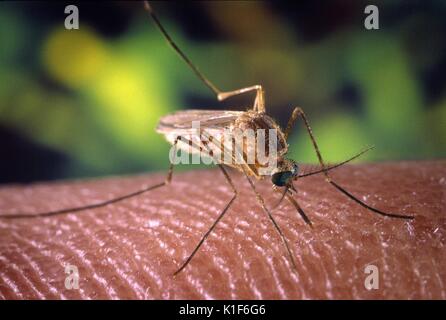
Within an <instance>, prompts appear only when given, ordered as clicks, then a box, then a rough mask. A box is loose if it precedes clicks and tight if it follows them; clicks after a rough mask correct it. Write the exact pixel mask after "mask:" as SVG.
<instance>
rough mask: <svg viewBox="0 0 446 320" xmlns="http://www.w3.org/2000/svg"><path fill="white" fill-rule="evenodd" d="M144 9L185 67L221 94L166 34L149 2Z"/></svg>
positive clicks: (145, 3)
mask: <svg viewBox="0 0 446 320" xmlns="http://www.w3.org/2000/svg"><path fill="white" fill-rule="evenodd" d="M144 9H146V11H147V12H148V13H149V14H150V16H151V17H152V19H153V21H154V22H155V24H156V26H157V27H158V29H159V30H160V31H161V33H162V34H163V36H164V38H166V40H167V42H168V43H169V44H170V46H171V47H172V48H173V49H174V50H175V51H176V52H177V53H178V54H179V55H180V57H181V58H182V59H183V60H184V62H186V63H187V65H188V66H189V67H190V68H191V69H192V71H193V72H194V73H195V74H196V75H197V77H198V78H200V80H201V81H203V83H204V84H205V85H206V86H207V87H208V88H209V89H211V90H212V91H213V92H214V93H215V94H216V95H217V96H218V95H219V94H220V93H221V91H220V90H219V89H218V88H217V87H216V86H215V85H214V84H213V83H212V82H211V81H210V80H209V79H208V78H206V77H205V76H204V75H203V74H202V73H201V72H200V70H198V68H197V67H196V66H195V65H194V64H193V63H192V61H191V60H190V59H189V58H188V57H187V56H186V54H185V53H184V52H183V51H182V50H181V49H180V48H179V47H178V46H177V45H176V43H175V42H174V41H173V40H172V38H171V37H170V36H169V34H168V33H167V31H166V29H165V28H164V27H163V25H162V24H161V22H160V21H159V19H158V17H157V16H156V14H155V12H154V11H153V9H152V6H151V5H150V3H149V1H144Z"/></svg>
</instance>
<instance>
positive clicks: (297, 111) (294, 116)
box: [287, 107, 414, 219]
mask: <svg viewBox="0 0 446 320" xmlns="http://www.w3.org/2000/svg"><path fill="white" fill-rule="evenodd" d="M299 116H300V117H301V118H302V120H303V121H304V124H305V127H306V129H307V132H308V134H309V136H310V139H311V142H312V143H313V147H314V150H315V151H316V155H317V158H318V160H319V163H320V165H321V166H322V171H323V173H324V175H325V180H326V181H327V182H328V183H330V184H331V185H332V186H333V187H335V188H336V189H337V190H338V191H340V192H341V193H342V194H344V195H345V196H347V197H348V198H350V199H351V200H353V201H355V202H356V203H358V204H359V205H361V206H362V207H364V208H366V209H368V210H370V211H372V212H374V213H377V214H380V215H382V216H386V217H391V218H400V219H413V218H414V217H412V216H407V215H401V214H395V213H387V212H384V211H381V210H379V209H376V208H374V207H371V206H369V205H368V204H366V203H364V202H363V201H361V200H359V199H358V198H356V197H355V196H354V195H352V194H351V193H350V192H348V191H347V190H346V189H344V188H343V187H341V186H340V185H339V184H337V183H336V182H334V181H333V179H332V178H331V177H330V175H329V173H328V169H327V167H326V166H325V163H324V160H323V159H322V155H321V152H320V151H319V147H318V145H317V143H316V139H315V138H314V135H313V130H312V129H311V127H310V124H309V123H308V120H307V117H306V116H305V113H304V111H303V110H302V109H301V108H299V107H296V108H295V109H294V111H293V114H292V115H291V118H290V121H289V122H288V127H287V131H290V130H291V128H292V125H293V123H294V121H295V120H296V119H297V118H298V117H299ZM288 134H289V132H288Z"/></svg>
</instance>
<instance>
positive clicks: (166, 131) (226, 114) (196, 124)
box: [156, 110, 244, 154]
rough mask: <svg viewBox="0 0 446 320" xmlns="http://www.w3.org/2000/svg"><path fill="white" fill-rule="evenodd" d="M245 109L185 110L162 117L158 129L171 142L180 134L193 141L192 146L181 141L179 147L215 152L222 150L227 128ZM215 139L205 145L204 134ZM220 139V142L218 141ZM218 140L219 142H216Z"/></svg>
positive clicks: (198, 151) (192, 151) (194, 150)
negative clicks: (221, 143) (223, 137)
mask: <svg viewBox="0 0 446 320" xmlns="http://www.w3.org/2000/svg"><path fill="white" fill-rule="evenodd" d="M243 112H244V111H218V110H184V111H178V112H175V113H172V114H169V115H167V116H165V117H162V118H161V119H160V121H159V123H158V126H157V128H156V131H157V132H158V133H161V134H163V135H164V136H165V137H166V139H167V141H168V142H169V143H171V144H173V143H174V141H175V139H176V138H177V137H178V136H180V137H182V138H185V139H187V140H190V141H192V143H193V146H192V147H190V146H189V145H187V144H186V143H184V142H182V141H179V142H178V148H179V149H183V150H185V151H187V152H189V153H192V154H194V153H200V151H201V150H206V149H207V150H212V152H213V153H214V154H216V153H218V152H221V150H220V143H219V142H221V141H222V136H223V135H224V132H225V130H230V129H231V127H232V125H233V124H234V122H235V120H236V119H237V118H238V117H239V116H240V115H241V114H243ZM203 135H206V136H208V137H212V138H213V139H214V143H209V144H207V146H206V147H205V146H204V145H203V141H202V139H201V138H202V136H203ZM217 141H218V142H217ZM216 142H217V143H216Z"/></svg>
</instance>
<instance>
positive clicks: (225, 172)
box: [173, 164, 237, 276]
mask: <svg viewBox="0 0 446 320" xmlns="http://www.w3.org/2000/svg"><path fill="white" fill-rule="evenodd" d="M218 167H219V168H220V169H221V171H222V172H223V175H224V176H225V178H226V180H227V181H228V183H229V185H230V186H231V188H232V190H233V191H234V195H233V196H232V198H231V200H229V202H228V203H227V204H226V206H225V207H224V208H223V210H222V211H221V213H220V214H219V215H218V217H217V219H216V220H215V221H214V223H213V224H212V225H211V227H210V228H209V229H208V231H206V233H205V234H204V235H203V237H202V238H201V239H200V241H199V242H198V244H197V245H196V247H195V249H194V250H193V251H192V253H191V254H190V255H189V257H188V258H187V259H186V260H185V261H184V263H183V264H182V265H181V267H180V268H179V269H178V270H177V271H175V273H174V274H173V275H174V276H175V275H177V274H178V273H180V272H181V271H182V270H183V269H184V268H185V267H186V266H187V265H188V264H189V262H190V261H191V260H192V258H193V257H194V256H195V254H196V253H197V251H198V250H199V249H200V247H201V245H202V244H203V242H204V241H205V240H206V239H207V237H208V236H209V235H210V234H211V233H212V231H213V230H214V229H215V227H216V226H217V224H218V222H220V220H221V219H222V218H223V217H224V215H225V213H226V212H227V211H228V209H229V207H230V206H231V205H232V203H233V202H234V201H235V199H236V198H237V189H236V188H235V186H234V183H233V182H232V180H231V177H230V176H229V174H228V172H227V171H226V169H225V168H224V167H223V165H221V164H219V165H218Z"/></svg>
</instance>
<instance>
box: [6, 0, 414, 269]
mask: <svg viewBox="0 0 446 320" xmlns="http://www.w3.org/2000/svg"><path fill="white" fill-rule="evenodd" d="M144 9H145V10H146V11H147V13H148V14H149V16H150V17H151V18H152V20H153V21H154V23H155V25H156V26H157V28H158V29H159V31H160V32H161V34H162V35H163V37H164V38H165V40H167V42H168V44H169V45H170V46H171V47H172V48H173V49H174V51H175V52H176V53H177V54H178V55H179V56H180V57H181V59H182V60H183V61H184V62H185V63H186V64H187V65H188V66H189V67H190V68H191V69H192V71H193V72H194V73H195V75H196V76H197V77H198V78H199V79H200V80H201V81H202V82H203V83H204V84H205V85H206V86H207V87H208V88H209V89H210V90H211V91H212V92H213V93H214V94H215V95H216V97H217V99H218V100H219V101H222V100H225V99H227V98H230V97H233V96H236V95H241V94H244V93H248V92H255V94H256V95H255V99H254V102H253V105H252V107H251V108H250V109H248V110H247V111H217V110H185V111H179V112H176V113H173V114H170V115H167V116H165V117H162V118H161V119H160V121H159V124H158V126H157V129H156V130H157V132H159V133H161V134H163V135H164V136H165V137H166V138H167V140H168V142H169V143H171V144H172V147H173V150H174V152H176V150H177V148H179V149H182V150H185V151H187V152H201V151H203V150H208V151H209V154H211V155H212V152H213V150H216V149H219V148H221V146H220V145H219V144H218V143H217V142H216V141H213V140H212V139H209V140H206V141H204V140H203V141H201V140H198V141H197V140H196V139H195V140H194V141H192V140H191V139H188V138H187V137H186V136H185V135H184V134H183V133H184V132H189V131H188V130H189V129H191V123H192V122H193V121H199V122H200V125H201V127H202V131H201V133H205V132H206V130H207V129H210V128H211V129H212V130H223V129H227V128H232V129H235V128H241V129H244V128H247V127H248V128H252V129H265V130H269V129H273V130H277V145H279V146H280V148H279V152H278V154H277V159H275V160H277V167H276V168H275V169H274V170H273V171H270V172H269V173H268V174H260V170H259V169H260V168H261V167H262V164H260V163H258V162H257V161H256V162H254V163H247V162H244V163H243V162H242V163H238V164H237V163H232V164H230V166H232V167H234V168H235V169H237V170H238V171H240V172H241V173H242V174H243V175H244V176H245V177H246V179H247V181H248V183H249V186H250V188H251V189H252V190H253V192H254V194H255V197H256V199H257V202H258V203H259V205H260V206H261V208H262V210H263V211H264V213H265V214H266V216H267V217H268V219H269V220H270V222H271V223H272V225H273V227H274V229H275V230H276V231H277V233H278V235H279V236H280V238H281V240H282V243H283V245H284V249H285V250H286V253H287V255H288V258H289V261H290V263H291V266H292V268H293V269H294V271H297V266H296V262H295V259H294V256H293V254H292V252H291V249H290V246H289V244H288V241H287V239H286V237H285V235H284V233H283V232H282V229H281V228H280V226H279V224H278V223H277V222H276V220H275V219H274V217H273V215H272V212H273V211H274V210H275V209H276V208H277V207H278V206H279V205H280V204H281V202H282V200H283V199H285V198H286V199H287V200H288V201H289V202H290V203H291V204H292V205H293V206H294V208H295V209H296V211H297V212H298V213H299V214H300V216H301V217H302V219H303V220H304V221H305V223H306V224H307V225H308V226H310V227H311V228H312V226H313V225H312V222H311V220H310V219H309V218H308V216H307V215H306V213H305V212H304V210H303V209H302V207H301V206H300V205H299V203H298V201H297V200H296V199H295V198H294V197H293V195H295V194H296V193H297V190H296V188H295V187H294V184H293V182H294V181H296V180H298V179H300V178H305V177H308V176H312V175H316V174H323V175H324V176H325V181H326V182H327V183H329V184H330V185H332V186H333V187H334V188H336V189H337V190H338V191H340V192H341V193H342V194H344V195H345V196H346V197H348V198H350V199H351V200H353V201H354V202H356V203H357V204H359V205H360V206H362V207H364V208H366V209H368V210H369V211H371V212H373V213H376V214H379V215H381V216H385V217H391V218H399V219H413V218H414V217H413V216H408V215H401V214H395V213H388V212H384V211H382V210H379V209H377V208H374V207H372V206H370V205H368V204H366V203H365V202H363V201H361V200H360V199H358V198H357V197H356V196H354V195H353V194H352V193H350V192H349V191H347V190H346V189H345V188H344V187H342V186H340V185H339V184H338V183H337V182H335V181H334V180H333V179H332V178H331V176H330V173H329V172H330V171H331V170H333V169H335V168H337V167H340V166H342V165H344V164H346V163H348V162H350V161H352V160H354V159H356V158H358V157H359V156H361V155H362V154H364V153H365V152H367V151H369V150H370V149H372V147H370V148H367V149H365V150H363V151H361V152H359V153H358V154H356V155H355V156H353V157H351V158H350V159H347V160H345V161H343V162H341V163H338V164H334V165H327V164H326V163H325V162H324V160H323V158H322V155H321V152H320V150H319V147H318V144H317V143H316V139H315V138H314V135H313V131H312V129H311V126H310V124H309V122H308V119H307V117H306V115H305V113H304V111H303V110H302V109H301V108H300V107H295V108H294V110H293V112H292V113H291V116H290V118H289V120H288V123H287V126H286V128H285V130H284V131H283V130H282V129H281V127H280V126H279V125H278V124H277V122H276V121H275V120H274V119H273V118H271V117H270V116H268V115H267V114H266V109H265V98H264V97H265V92H264V90H263V88H262V86H261V85H253V86H249V87H245V88H241V89H238V90H233V91H221V90H220V89H218V88H217V87H216V86H215V85H214V84H213V83H212V82H211V81H210V80H209V79H208V78H207V77H205V76H204V74H203V73H201V72H200V71H199V69H198V68H197V67H196V66H195V65H194V64H193V63H192V61H191V60H190V59H189V58H188V57H187V56H186V54H185V53H184V52H183V51H182V50H181V49H180V48H179V47H178V46H177V44H176V43H175V42H174V41H173V40H172V38H171V37H170V35H169V34H168V32H167V31H166V29H165V28H164V26H163V25H162V24H161V22H160V20H159V19H158V17H157V15H156V14H155V12H154V11H153V9H152V7H151V5H150V4H149V2H148V1H144ZM298 119H301V120H302V121H303V124H304V125H305V128H306V131H307V133H308V135H309V138H310V140H311V142H312V145H313V148H314V150H315V153H316V156H317V158H318V162H319V167H318V169H316V170H312V171H310V172H306V173H301V172H299V166H298V164H297V163H296V162H295V161H294V160H292V159H289V158H287V157H286V154H287V151H288V143H287V140H288V137H289V136H290V133H291V131H292V129H293V126H294V124H295V123H296V121H297V120H298ZM191 148H192V149H191ZM236 149H237V148H236ZM236 151H237V152H240V153H242V155H243V156H242V159H245V158H246V157H245V150H238V149H237V150H236ZM232 156H233V155H232ZM217 166H218V167H219V169H220V170H221V172H222V174H223V176H224V177H225V179H226V181H227V183H228V185H229V187H230V188H231V189H232V191H233V196H232V198H231V199H230V200H229V202H228V203H227V204H226V206H225V207H224V208H223V210H222V211H221V212H220V213H219V215H218V216H217V218H216V219H215V221H214V222H213V223H212V225H211V226H210V228H209V229H208V231H207V232H206V233H205V234H204V235H203V236H202V237H201V239H200V241H199V242H198V244H197V245H196V246H195V249H194V250H193V251H192V252H191V253H190V254H189V256H188V257H187V259H186V260H184V262H183V263H182V264H181V266H180V267H179V268H178V269H177V270H176V271H175V272H174V275H177V274H178V273H180V272H181V271H182V270H184V268H185V267H186V266H187V265H188V264H189V263H190V262H191V260H192V258H193V257H194V256H195V254H196V253H197V252H198V250H199V249H200V247H201V245H202V244H203V243H204V241H205V240H206V239H207V238H208V236H209V235H210V234H211V233H212V231H213V230H214V229H215V227H216V226H217V224H218V223H219V221H220V220H221V219H222V218H223V217H224V216H225V214H226V212H227V211H228V210H229V208H230V207H231V205H232V204H233V203H234V201H235V200H236V199H237V196H238V191H237V188H236V186H235V184H234V183H233V181H232V179H231V177H230V175H229V174H228V171H227V169H226V168H225V164H224V163H223V164H222V163H218V164H217ZM173 168H174V164H173V163H172V161H171V163H170V166H169V170H168V172H167V176H166V178H165V180H164V181H163V182H161V183H158V184H155V185H152V186H148V187H144V188H142V189H140V190H138V191H135V192H132V193H129V194H125V195H123V196H120V197H116V198H114V199H111V200H106V201H103V202H99V203H95V204H90V205H85V206H80V207H74V208H68V209H62V210H56V211H50V212H42V213H37V214H13V215H3V216H1V217H2V218H6V219H21V218H22V219H23V218H37V217H50V216H56V215H60V214H68V213H74V212H77V211H84V210H88V209H95V208H98V207H103V206H106V205H110V204H113V203H116V202H118V201H122V200H125V199H128V198H131V197H135V196H138V195H141V194H143V193H146V192H149V191H152V190H154V189H158V188H160V187H163V186H167V185H169V184H170V183H171V181H172V175H173ZM252 177H254V178H255V179H256V180H260V179H264V178H265V177H269V178H270V179H271V183H272V187H273V189H274V190H275V191H278V192H280V191H281V198H280V200H279V201H278V203H277V204H276V205H275V206H274V207H272V208H268V207H267V206H266V203H265V200H264V198H263V197H262V195H261V194H260V193H259V192H258V191H257V189H256V186H255V184H254V182H253V179H252Z"/></svg>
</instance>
